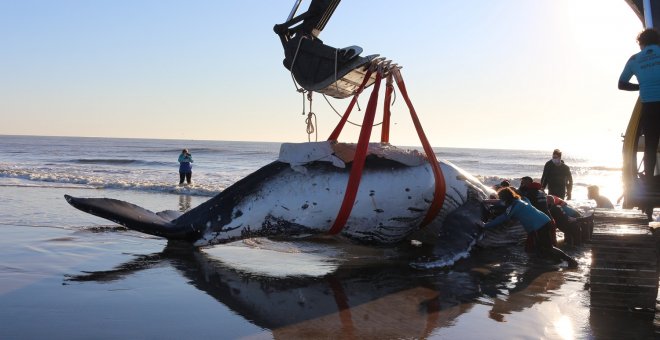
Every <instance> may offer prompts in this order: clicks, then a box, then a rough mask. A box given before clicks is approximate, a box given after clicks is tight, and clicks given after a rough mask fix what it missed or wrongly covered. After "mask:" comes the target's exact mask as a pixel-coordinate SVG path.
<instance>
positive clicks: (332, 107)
mask: <svg viewBox="0 0 660 340" xmlns="http://www.w3.org/2000/svg"><path fill="white" fill-rule="evenodd" d="M323 98H325V101H326V102H328V105H330V108H331V109H332V111H335V113H336V114H337V116H339V118H344V117H343V116H342V115H341V113H339V112H337V110H336V109H335V107H334V106H332V104H331V103H330V101H329V100H328V97H326V96H325V94H324V95H323ZM356 104H357V102H356ZM358 108H359V106H358ZM346 122H348V123H349V124H351V125H354V126H357V127H360V126H362V124H357V123H353V122H351V121H350V120H346ZM381 124H383V122H382V121H381V122H380V123H376V124H374V125H372V126H378V125H381Z"/></svg>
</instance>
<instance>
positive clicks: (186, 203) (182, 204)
mask: <svg viewBox="0 0 660 340" xmlns="http://www.w3.org/2000/svg"><path fill="white" fill-rule="evenodd" d="M190 200H191V196H190V195H179V211H180V212H186V211H188V210H190Z"/></svg>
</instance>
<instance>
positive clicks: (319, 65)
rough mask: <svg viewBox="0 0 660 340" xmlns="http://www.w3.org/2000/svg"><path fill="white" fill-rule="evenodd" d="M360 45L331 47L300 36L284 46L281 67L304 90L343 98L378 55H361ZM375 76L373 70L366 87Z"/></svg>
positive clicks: (355, 87)
mask: <svg viewBox="0 0 660 340" xmlns="http://www.w3.org/2000/svg"><path fill="white" fill-rule="evenodd" d="M361 52H362V48H360V47H359V46H350V47H346V48H341V49H338V48H334V47H330V46H328V45H325V44H323V43H322V42H321V41H320V40H319V39H308V38H305V37H303V36H301V37H298V38H296V39H292V40H290V42H289V44H287V46H286V47H285V56H286V58H285V59H284V67H286V68H287V69H288V70H289V71H291V73H292V75H293V77H294V79H295V80H296V82H298V84H300V86H302V87H303V88H304V89H305V90H308V91H315V92H319V93H323V94H326V95H328V96H331V97H334V98H340V99H341V98H346V97H350V96H351V95H353V94H354V93H355V91H356V90H357V88H358V87H359V86H360V84H361V83H362V80H363V79H364V77H365V74H366V72H367V69H368V67H369V65H370V64H371V61H372V60H373V59H375V58H376V57H377V56H378V55H377V54H374V55H370V56H366V57H362V56H360V53H361ZM375 80H376V76H375V74H374V75H373V76H372V77H371V79H369V80H368V81H367V84H366V85H365V88H366V87H368V86H370V85H371V84H373V83H374V81H375Z"/></svg>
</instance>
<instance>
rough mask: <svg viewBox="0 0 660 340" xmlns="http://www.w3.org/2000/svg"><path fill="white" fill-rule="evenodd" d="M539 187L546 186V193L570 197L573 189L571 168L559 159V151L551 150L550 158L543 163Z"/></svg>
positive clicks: (562, 197) (568, 198)
mask: <svg viewBox="0 0 660 340" xmlns="http://www.w3.org/2000/svg"><path fill="white" fill-rule="evenodd" d="M541 187H542V188H543V190H545V188H546V187H547V188H548V195H553V196H557V197H559V198H561V199H564V198H565V199H567V200H570V199H571V192H572V191H573V176H572V175H571V169H570V168H569V167H568V165H566V164H565V163H564V161H563V160H561V151H560V150H559V149H555V150H554V151H552V159H551V160H549V161H547V162H546V163H545V166H544V167H543V175H542V176H541Z"/></svg>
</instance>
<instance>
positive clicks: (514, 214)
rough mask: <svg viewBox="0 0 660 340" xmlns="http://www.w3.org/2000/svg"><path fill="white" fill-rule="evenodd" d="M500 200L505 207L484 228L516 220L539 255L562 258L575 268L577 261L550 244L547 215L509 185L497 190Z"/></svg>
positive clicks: (551, 235)
mask: <svg viewBox="0 0 660 340" xmlns="http://www.w3.org/2000/svg"><path fill="white" fill-rule="evenodd" d="M497 195H498V196H499V199H500V201H501V202H502V203H503V204H504V206H505V207H506V210H505V211H504V213H503V214H501V215H499V216H497V217H495V218H494V219H493V220H492V221H490V222H488V223H486V224H484V227H485V228H492V227H496V226H498V225H500V224H502V223H504V222H506V221H508V220H511V219H514V220H518V221H519V222H520V224H522V226H523V228H524V229H525V231H526V232H527V234H528V235H529V236H530V238H531V239H532V240H531V242H532V243H533V247H534V249H536V251H537V253H538V254H539V256H541V257H544V258H553V259H556V260H564V261H566V262H567V263H568V267H569V268H576V267H577V266H578V262H577V261H576V260H575V259H574V258H572V257H570V256H568V255H567V254H566V253H564V252H563V251H561V250H560V249H559V248H556V247H554V246H553V245H552V243H553V234H552V229H553V222H552V219H550V217H548V215H546V214H544V213H543V212H541V211H540V210H538V209H536V208H534V206H533V205H532V204H531V203H528V202H525V201H523V200H522V199H521V197H520V196H519V195H518V194H516V193H515V192H514V191H513V190H512V189H511V188H510V187H509V188H502V189H500V191H498V192H497Z"/></svg>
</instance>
